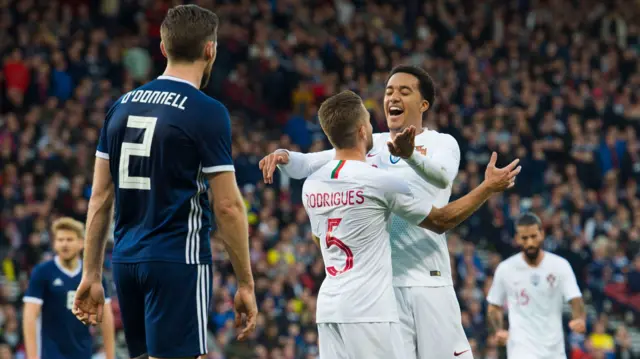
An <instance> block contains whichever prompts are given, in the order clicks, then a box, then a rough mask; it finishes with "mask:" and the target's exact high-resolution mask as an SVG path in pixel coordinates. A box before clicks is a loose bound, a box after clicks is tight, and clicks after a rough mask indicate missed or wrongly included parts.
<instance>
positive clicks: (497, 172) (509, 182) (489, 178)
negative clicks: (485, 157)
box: [484, 152, 522, 192]
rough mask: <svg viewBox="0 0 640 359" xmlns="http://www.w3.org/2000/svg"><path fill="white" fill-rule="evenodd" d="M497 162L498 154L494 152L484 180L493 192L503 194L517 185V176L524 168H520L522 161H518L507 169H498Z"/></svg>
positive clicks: (510, 164)
mask: <svg viewBox="0 0 640 359" xmlns="http://www.w3.org/2000/svg"><path fill="white" fill-rule="evenodd" d="M497 160H498V154H497V153H495V152H493V153H492V154H491V160H489V164H488V165H487V169H486V171H485V172H484V180H485V182H486V183H487V185H488V186H489V188H490V189H491V190H492V191H494V192H502V191H504V190H507V189H509V188H512V187H513V186H514V185H515V184H516V176H517V175H518V173H520V170H521V169H522V167H521V166H518V163H519V162H520V159H516V160H514V161H513V162H511V163H509V164H508V165H507V166H506V167H503V168H497V167H496V161H497Z"/></svg>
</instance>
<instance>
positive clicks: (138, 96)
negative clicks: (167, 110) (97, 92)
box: [120, 90, 188, 110]
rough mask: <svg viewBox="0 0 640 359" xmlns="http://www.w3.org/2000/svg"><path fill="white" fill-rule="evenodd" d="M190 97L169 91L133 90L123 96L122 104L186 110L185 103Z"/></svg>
mask: <svg viewBox="0 0 640 359" xmlns="http://www.w3.org/2000/svg"><path fill="white" fill-rule="evenodd" d="M187 99H188V97H187V96H184V95H181V94H179V93H175V92H169V91H152V90H133V91H130V92H127V93H126V94H125V95H124V96H122V101H120V103H127V102H129V100H131V102H137V103H149V104H153V105H167V106H171V107H175V108H179V109H181V110H184V109H185V108H184V103H185V102H187Z"/></svg>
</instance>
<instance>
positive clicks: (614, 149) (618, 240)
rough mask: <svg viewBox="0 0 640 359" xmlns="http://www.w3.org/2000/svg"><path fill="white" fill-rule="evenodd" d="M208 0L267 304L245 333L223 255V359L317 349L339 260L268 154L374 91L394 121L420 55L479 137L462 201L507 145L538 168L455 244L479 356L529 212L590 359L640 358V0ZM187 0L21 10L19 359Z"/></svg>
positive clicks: (0, 253)
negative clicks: (35, 293) (58, 238)
mask: <svg viewBox="0 0 640 359" xmlns="http://www.w3.org/2000/svg"><path fill="white" fill-rule="evenodd" d="M194 2H195V3H197V4H199V5H201V6H204V7H208V8H211V9H214V10H215V11H216V12H217V13H218V15H219V16H220V18H221V20H222V26H221V29H220V38H219V45H218V58H217V62H216V64H215V66H214V73H213V76H212V81H211V83H210V85H209V87H208V88H207V89H206V91H207V92H209V93H210V94H212V95H213V96H215V97H218V98H220V99H222V100H223V101H225V103H227V104H228V105H229V107H230V109H231V110H232V115H233V136H234V144H233V146H234V148H233V155H234V158H235V166H236V170H237V176H238V181H239V183H240V185H241V186H242V189H243V194H244V196H245V200H246V204H247V208H248V211H249V218H250V225H251V226H250V227H251V228H250V231H251V258H252V261H253V264H254V273H255V276H256V289H257V295H258V303H259V308H260V310H261V314H260V318H259V324H258V330H257V332H256V333H255V335H254V336H253V338H252V339H251V341H250V342H249V343H248V344H246V343H237V342H235V341H234V339H233V328H232V327H233V325H232V323H231V321H230V319H231V318H232V298H233V297H232V294H233V293H234V290H235V281H234V278H233V276H232V271H231V268H230V266H229V264H228V261H226V259H225V253H224V252H223V250H222V248H221V246H220V244H219V243H213V248H214V260H215V264H216V271H215V275H214V278H213V283H214V285H213V288H214V295H215V297H214V300H213V306H212V308H211V312H210V319H211V324H210V338H209V341H210V346H209V347H210V348H212V351H211V353H210V355H209V357H210V358H219V359H222V358H225V359H240V358H260V359H277V358H284V359H294V358H295V359H297V358H301V359H311V358H317V353H318V348H317V345H316V341H317V336H316V332H315V323H314V311H315V297H314V296H315V293H317V290H318V288H319V285H320V283H321V282H322V279H323V276H324V268H323V265H322V260H321V258H320V254H319V251H318V250H317V249H316V248H315V246H314V244H313V242H312V241H311V240H310V232H309V227H308V221H307V218H306V215H305V213H304V210H303V209H302V208H301V207H300V189H301V182H300V181H295V180H292V179H289V178H286V177H278V178H277V181H276V182H275V183H276V185H274V186H265V185H264V184H263V183H262V182H261V172H260V171H259V170H258V166H257V163H258V161H259V159H260V158H261V157H262V156H263V155H264V154H266V153H268V152H270V151H273V150H274V149H276V148H278V147H285V148H290V149H298V150H302V151H317V150H321V149H324V148H326V147H327V143H326V140H325V138H324V136H323V135H322V131H321V129H320V127H319V125H318V122H317V120H316V117H315V112H316V110H317V106H318V105H319V103H320V102H321V101H322V99H323V98H324V97H325V96H327V95H329V94H332V93H335V92H336V91H338V90H340V89H352V90H354V91H357V92H358V93H359V94H361V95H362V96H363V98H365V100H366V104H367V107H368V108H369V109H370V111H371V112H372V114H373V116H372V118H373V119H374V122H375V123H374V127H375V129H377V130H384V129H385V124H384V116H383V114H382V111H381V97H382V94H383V91H382V90H383V88H384V82H385V80H386V73H387V71H388V70H389V69H390V68H391V67H392V66H393V65H397V64H400V63H410V64H414V65H419V66H423V67H424V68H425V69H427V70H428V71H429V72H430V74H431V75H432V76H433V78H434V80H435V81H436V83H437V86H438V94H437V101H436V103H435V106H434V107H433V108H432V109H431V111H430V115H429V116H428V118H427V119H426V122H425V126H427V127H429V128H433V129H437V130H439V131H441V132H445V133H449V134H451V135H453V136H454V137H455V138H456V139H457V140H458V142H459V144H460V148H461V152H462V154H463V156H462V164H461V167H460V172H459V175H458V177H457V180H456V183H455V185H454V189H453V192H454V194H453V197H454V198H456V197H459V196H460V195H462V194H464V193H466V192H467V191H468V190H469V189H470V188H473V187H474V186H476V185H477V184H478V183H479V181H480V180H481V176H482V172H483V171H482V170H483V168H484V165H485V164H486V163H487V161H488V157H489V154H490V152H491V151H492V150H496V151H498V152H499V154H500V158H501V161H504V163H508V162H509V161H511V160H512V159H513V158H515V156H518V157H520V158H521V159H522V166H523V172H522V173H521V175H520V176H519V179H518V182H517V186H516V188H515V189H514V190H513V191H511V192H508V193H506V194H505V195H503V196H500V197H496V198H493V199H492V200H490V201H489V203H488V204H487V205H485V206H484V207H483V208H482V209H481V210H480V211H479V212H478V213H476V214H475V215H474V216H473V217H471V218H470V219H469V220H467V221H466V222H465V223H464V225H462V226H461V227H460V228H458V229H457V230H456V231H454V232H452V233H450V234H449V238H450V252H451V258H452V266H453V268H454V272H455V273H456V277H455V280H456V288H457V292H458V296H459V299H460V303H461V306H462V309H463V322H464V326H465V329H466V331H467V335H468V336H469V338H470V339H471V341H472V343H473V344H472V346H473V350H474V353H475V357H476V358H485V359H494V358H497V357H498V353H497V350H496V348H495V345H494V343H493V342H492V340H491V338H489V337H488V333H487V326H486V324H485V318H484V310H485V301H484V298H485V295H486V292H487V290H488V287H489V284H490V282H491V276H492V273H493V270H494V269H495V267H496V265H497V263H498V262H499V261H500V260H501V258H505V257H506V256H508V255H510V254H512V253H514V251H515V250H516V248H515V247H514V246H513V241H512V238H513V230H514V229H513V219H514V218H515V217H516V216H517V215H518V214H519V213H521V212H523V211H525V210H531V211H534V212H535V213H537V214H538V215H539V216H540V217H541V218H542V219H543V221H544V226H545V230H546V235H547V238H546V242H545V249H546V250H549V251H553V252H556V253H558V254H560V255H562V256H564V257H565V258H567V259H568V260H569V261H570V262H571V264H572V266H573V269H574V271H575V272H576V274H577V276H578V278H579V282H580V283H579V284H580V287H581V288H582V290H583V291H584V293H585V295H586V297H587V298H588V299H589V303H590V309H589V310H590V315H589V325H588V327H589V333H588V334H587V335H584V336H582V335H575V334H573V333H569V332H568V329H567V341H568V343H569V345H568V346H567V348H568V350H569V351H570V353H569V354H570V358H572V359H582V358H584V359H586V358H593V359H595V358H607V359H609V358H637V357H638V355H640V334H639V332H638V329H637V328H638V326H637V325H638V323H639V318H640V200H639V199H638V180H640V142H639V141H638V137H637V133H638V132H639V131H640V129H639V128H638V127H639V126H640V122H639V120H640V72H638V56H639V54H640V23H638V21H637V19H638V18H640V1H637V0H624V1H622V0H617V1H609V2H602V1H595V0H580V1H577V0H573V1H569V0H558V1H550V0H516V1H491V0H475V1H471V0H429V1H414V0H405V1H399V0H385V1H372V0H353V1H351V0H335V1H329V0H273V1H267V0H256V1H252V0H241V1H230V0H229V1H224V0H221V1H207V0H201V1H194ZM177 3H181V1H166V0H155V1H144V0H122V1H119V0H57V1H56V0H0V30H1V31H2V34H3V36H0V54H1V55H2V60H3V63H2V69H1V70H0V82H1V83H2V86H0V171H1V172H0V188H2V193H1V196H0V211H1V212H0V229H1V231H0V259H1V261H2V263H1V264H2V266H1V271H2V277H1V281H0V342H1V344H0V359H6V358H23V357H24V354H23V347H22V342H21V330H20V325H19V323H20V319H19V318H20V309H21V301H20V298H21V295H22V293H23V292H24V289H25V287H26V283H27V281H28V279H29V273H30V270H31V269H32V268H33V267H34V265H35V264H37V263H38V262H40V261H42V260H43V259H45V258H48V256H50V250H49V233H48V226H49V225H50V223H51V221H52V219H54V218H56V217H58V216H61V215H68V216H72V217H74V218H76V219H78V220H81V221H84V220H85V216H86V210H87V201H88V198H89V194H90V185H91V183H90V181H91V173H92V165H93V156H94V150H95V146H96V140H97V134H98V131H99V129H100V127H101V126H102V121H103V116H104V113H105V110H106V109H107V108H108V107H109V106H110V104H111V103H112V102H113V101H114V100H115V99H116V98H117V97H118V96H119V95H120V94H121V93H123V92H125V91H128V90H130V89H132V88H134V87H135V86H137V85H138V84H140V83H142V82H144V81H146V80H149V79H151V78H153V77H155V76H157V75H158V74H159V72H160V71H162V69H163V67H164V59H163V58H162V55H161V53H160V50H159V41H160V40H159V24H160V22H161V20H162V17H163V16H164V13H165V12H166V10H167V8H168V7H170V6H172V5H174V4H177ZM109 266H110V264H109V262H108V261H107V263H106V267H107V268H106V269H107V273H108V271H109ZM114 311H115V313H116V317H117V314H118V306H117V301H115V302H114ZM117 324H118V325H117V327H118V330H119V334H118V341H119V345H120V346H121V348H120V350H119V353H120V354H119V355H121V358H125V357H126V351H123V343H122V342H123V340H124V338H123V335H122V333H121V323H117ZM625 354H629V355H630V356H624V355H625ZM94 358H102V354H101V348H100V345H99V341H98V343H97V345H96V355H95V356H94Z"/></svg>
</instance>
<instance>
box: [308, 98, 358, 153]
mask: <svg viewBox="0 0 640 359" xmlns="http://www.w3.org/2000/svg"><path fill="white" fill-rule="evenodd" d="M364 116H366V109H365V108H364V106H363V103H362V98H360V96H358V95H357V94H356V93H355V92H353V91H342V92H340V93H339V94H337V95H333V96H331V97H329V98H328V99H326V100H325V101H324V102H323V103H322V105H320V109H319V110H318V117H319V119H320V126H321V127H322V130H323V131H324V133H325V134H326V135H327V137H328V138H329V142H331V144H332V145H333V147H335V148H337V149H342V148H352V147H354V146H355V145H356V140H357V136H358V124H360V123H361V122H360V121H361V120H362V119H363V118H364Z"/></svg>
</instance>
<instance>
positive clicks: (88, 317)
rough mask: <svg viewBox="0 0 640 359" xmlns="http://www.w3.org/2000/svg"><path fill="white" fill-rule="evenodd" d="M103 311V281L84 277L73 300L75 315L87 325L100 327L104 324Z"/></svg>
mask: <svg viewBox="0 0 640 359" xmlns="http://www.w3.org/2000/svg"><path fill="white" fill-rule="evenodd" d="M103 309H104V288H103V287H102V281H101V280H94V279H87V278H84V277H83V278H82V280H81V281H80V285H79V286H78V289H77V290H76V297H75V298H74V300H73V309H72V312H73V314H74V315H75V316H76V318H78V320H80V321H81V322H82V323H83V324H85V325H87V324H89V325H98V324H100V323H102V311H103Z"/></svg>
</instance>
